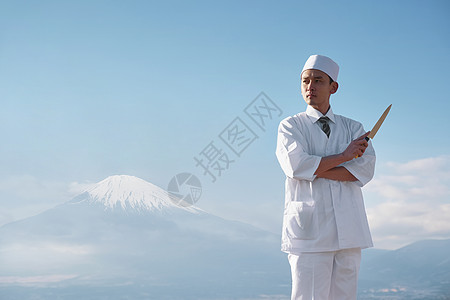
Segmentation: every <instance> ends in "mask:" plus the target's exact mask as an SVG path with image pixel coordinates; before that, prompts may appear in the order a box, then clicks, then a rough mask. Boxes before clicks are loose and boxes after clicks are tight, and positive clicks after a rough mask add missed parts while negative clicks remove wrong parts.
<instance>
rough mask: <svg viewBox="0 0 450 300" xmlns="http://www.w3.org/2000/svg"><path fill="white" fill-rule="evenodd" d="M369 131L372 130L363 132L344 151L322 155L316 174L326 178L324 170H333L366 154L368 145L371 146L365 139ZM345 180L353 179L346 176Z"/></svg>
mask: <svg viewBox="0 0 450 300" xmlns="http://www.w3.org/2000/svg"><path fill="white" fill-rule="evenodd" d="M369 133H370V131H369V132H366V133H365V134H363V135H362V136H360V137H359V138H357V139H356V140H354V141H352V142H351V143H350V144H349V145H348V146H347V149H345V150H344V152H342V153H339V154H335V155H330V156H326V157H322V159H321V160H320V163H319V166H318V167H317V170H316V172H314V175H317V176H318V177H322V176H323V177H324V178H325V176H327V175H326V174H323V173H324V172H326V171H328V170H331V169H333V168H335V167H337V166H338V165H340V164H342V163H344V162H346V161H350V160H352V159H354V158H356V157H358V156H362V155H363V154H364V151H366V148H367V146H369V143H367V141H366V139H365V137H366V136H368V135H369ZM343 169H345V168H343ZM341 171H342V170H341ZM345 171H346V169H345ZM347 172H348V171H347ZM352 176H353V175H352ZM326 178H328V177H326ZM329 179H332V178H329ZM335 180H336V179H335ZM343 181H351V180H350V179H348V178H346V179H343Z"/></svg>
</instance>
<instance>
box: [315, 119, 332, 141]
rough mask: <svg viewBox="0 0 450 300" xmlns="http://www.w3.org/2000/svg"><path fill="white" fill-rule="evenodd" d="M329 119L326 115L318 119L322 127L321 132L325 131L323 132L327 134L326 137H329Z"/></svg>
mask: <svg viewBox="0 0 450 300" xmlns="http://www.w3.org/2000/svg"><path fill="white" fill-rule="evenodd" d="M329 120H330V119H328V117H321V118H320V119H319V120H318V121H319V123H320V125H321V127H322V130H323V132H325V134H326V135H327V137H330V132H331V129H330V125H328V121H329Z"/></svg>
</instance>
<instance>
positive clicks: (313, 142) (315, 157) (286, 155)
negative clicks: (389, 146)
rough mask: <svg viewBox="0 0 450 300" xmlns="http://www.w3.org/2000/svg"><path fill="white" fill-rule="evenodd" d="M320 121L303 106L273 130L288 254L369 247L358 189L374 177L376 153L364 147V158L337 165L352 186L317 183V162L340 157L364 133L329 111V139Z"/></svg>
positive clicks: (284, 246)
mask: <svg viewBox="0 0 450 300" xmlns="http://www.w3.org/2000/svg"><path fill="white" fill-rule="evenodd" d="M322 116H323V114H322V113H321V112H319V111H318V110H316V109H314V108H313V107H311V106H308V107H307V109H306V111H305V112H302V113H299V114H297V115H295V116H292V117H288V118H286V119H284V120H283V121H281V123H280V125H279V127H278V139H277V149H276V155H277V158H278V161H279V163H280V165H281V168H282V169H283V172H284V173H285V175H286V182H285V208H284V216H283V227H282V245H281V250H282V251H284V252H287V253H294V254H295V253H299V252H325V251H337V250H340V249H348V248H368V247H372V246H373V243H372V237H371V235H370V231H369V225H368V222H367V216H366V212H365V208H364V202H363V196H362V191H361V187H362V186H364V185H365V184H366V183H368V182H369V181H370V180H371V179H372V177H373V174H374V169H375V151H374V149H373V147H372V144H371V142H369V146H368V147H367V149H366V151H365V153H364V155H363V156H361V157H358V158H355V159H353V160H351V161H348V162H345V163H343V164H341V165H340V166H343V167H344V168H346V169H347V170H348V171H349V172H350V173H351V174H352V175H353V176H355V177H356V178H357V181H353V182H350V181H336V180H330V179H325V178H316V175H314V173H315V171H316V170H317V167H318V166H319V163H320V160H321V159H322V157H326V156H330V155H334V154H339V153H342V152H343V151H344V150H345V149H346V148H347V146H348V145H349V144H350V142H351V141H352V140H355V139H356V138H358V137H360V136H361V135H363V134H364V133H365V131H364V128H363V126H362V125H361V123H359V122H357V121H354V120H351V119H349V118H346V117H343V116H340V115H335V114H334V113H333V111H332V109H331V108H330V109H329V111H328V112H327V114H326V115H325V116H326V117H328V118H329V119H330V121H329V122H328V123H329V125H330V129H331V134H330V136H329V138H328V137H327V136H326V134H325V133H324V132H323V131H322V129H321V126H320V125H321V124H320V122H317V121H318V119H319V118H320V117H322Z"/></svg>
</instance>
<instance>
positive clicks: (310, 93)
mask: <svg viewBox="0 0 450 300" xmlns="http://www.w3.org/2000/svg"><path fill="white" fill-rule="evenodd" d="M301 81H302V83H301V90H302V95H303V99H304V100H305V102H306V103H307V104H308V105H311V106H312V107H314V108H315V109H317V110H319V111H321V112H322V113H324V112H323V110H324V111H325V112H326V111H327V110H328V107H329V106H330V96H331V94H334V93H336V91H337V87H338V84H337V83H336V82H333V83H331V84H330V78H329V77H328V75H327V74H326V73H324V72H322V71H319V70H315V69H310V70H305V71H304V72H303V73H302V76H301Z"/></svg>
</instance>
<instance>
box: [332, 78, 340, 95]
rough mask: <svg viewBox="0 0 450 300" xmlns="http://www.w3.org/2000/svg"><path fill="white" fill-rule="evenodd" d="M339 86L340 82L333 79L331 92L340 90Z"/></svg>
mask: <svg viewBox="0 0 450 300" xmlns="http://www.w3.org/2000/svg"><path fill="white" fill-rule="evenodd" d="M338 88H339V84H338V83H337V82H336V81H333V82H332V83H331V90H330V93H331V94H334V93H336V92H337V90H338Z"/></svg>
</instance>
